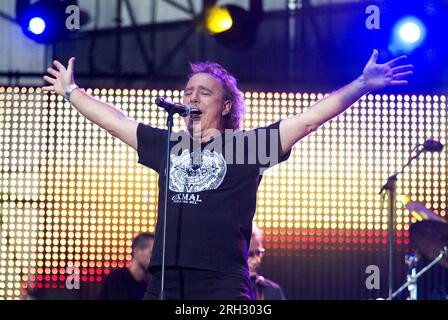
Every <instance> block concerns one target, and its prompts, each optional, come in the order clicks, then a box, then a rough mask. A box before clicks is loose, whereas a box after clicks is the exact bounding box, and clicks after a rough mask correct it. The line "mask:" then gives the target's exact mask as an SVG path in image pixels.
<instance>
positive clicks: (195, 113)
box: [190, 108, 202, 120]
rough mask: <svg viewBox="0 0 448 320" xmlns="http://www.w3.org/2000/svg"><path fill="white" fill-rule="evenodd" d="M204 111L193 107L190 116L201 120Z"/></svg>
mask: <svg viewBox="0 0 448 320" xmlns="http://www.w3.org/2000/svg"><path fill="white" fill-rule="evenodd" d="M201 115H202V111H201V110H200V109H198V108H191V110H190V118H191V119H192V120H199V119H200V118H201Z"/></svg>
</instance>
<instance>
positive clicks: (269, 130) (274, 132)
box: [254, 121, 291, 169]
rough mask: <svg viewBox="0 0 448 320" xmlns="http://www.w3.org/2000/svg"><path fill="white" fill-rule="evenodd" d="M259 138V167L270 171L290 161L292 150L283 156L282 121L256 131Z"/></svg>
mask: <svg viewBox="0 0 448 320" xmlns="http://www.w3.org/2000/svg"><path fill="white" fill-rule="evenodd" d="M254 131H255V132H256V136H257V165H258V166H259V167H260V168H263V169H268V168H271V167H273V166H275V165H277V164H279V163H282V162H283V161H286V160H288V158H289V156H290V155H291V150H289V151H288V152H287V153H286V154H284V155H282V145H281V140H280V121H277V122H275V123H273V124H271V125H269V126H267V127H261V128H257V129H255V130H254Z"/></svg>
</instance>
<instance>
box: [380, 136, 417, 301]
mask: <svg viewBox="0 0 448 320" xmlns="http://www.w3.org/2000/svg"><path fill="white" fill-rule="evenodd" d="M419 146H421V144H417V145H416V146H415V147H414V149H412V151H411V157H409V160H408V162H407V163H406V164H405V165H404V166H403V167H402V168H401V170H400V171H399V172H397V173H394V174H392V175H391V176H390V177H389V178H388V179H387V182H386V183H385V184H384V185H383V187H382V188H381V190H380V192H379V193H382V192H383V191H384V190H388V191H389V225H388V229H389V233H388V242H389V246H388V253H389V294H388V297H392V290H393V284H394V275H393V272H394V261H393V258H394V254H393V250H394V234H393V233H394V213H395V194H396V187H397V180H398V176H399V175H400V174H402V173H403V171H404V169H405V168H406V167H408V166H409V165H410V164H411V162H412V160H414V159H417V158H418V157H419V155H420V154H421V153H422V152H423V150H424V149H423V148H422V149H420V150H418V151H417V153H416V155H415V156H412V152H414V151H415V150H416V149H417V148H418V147H419Z"/></svg>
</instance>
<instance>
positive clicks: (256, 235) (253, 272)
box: [248, 223, 286, 300]
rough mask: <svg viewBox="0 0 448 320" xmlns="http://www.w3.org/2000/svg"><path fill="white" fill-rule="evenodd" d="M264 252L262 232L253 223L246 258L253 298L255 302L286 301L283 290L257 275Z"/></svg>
mask: <svg viewBox="0 0 448 320" xmlns="http://www.w3.org/2000/svg"><path fill="white" fill-rule="evenodd" d="M264 251H265V249H264V248H263V231H262V230H261V229H260V228H259V227H258V226H257V225H256V224H255V223H254V224H253V226H252V237H251V239H250V247H249V258H248V262H249V269H250V280H251V283H252V289H253V291H254V293H253V296H254V298H255V300H286V298H285V295H284V293H283V289H282V288H281V287H280V286H279V285H278V284H277V283H275V282H274V281H272V280H269V279H267V278H265V277H263V276H262V275H260V274H258V273H257V271H258V268H259V267H260V265H261V260H262V259H263V254H264Z"/></svg>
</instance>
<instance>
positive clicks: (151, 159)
mask: <svg viewBox="0 0 448 320" xmlns="http://www.w3.org/2000/svg"><path fill="white" fill-rule="evenodd" d="M165 141H166V130H163V129H158V128H154V127H151V126H148V125H146V124H143V123H139V124H138V127H137V153H138V163H140V164H142V165H144V166H146V167H149V168H151V169H153V170H155V171H157V172H159V169H160V166H161V163H162V157H163V150H164V145H165V143H164V142H165Z"/></svg>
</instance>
